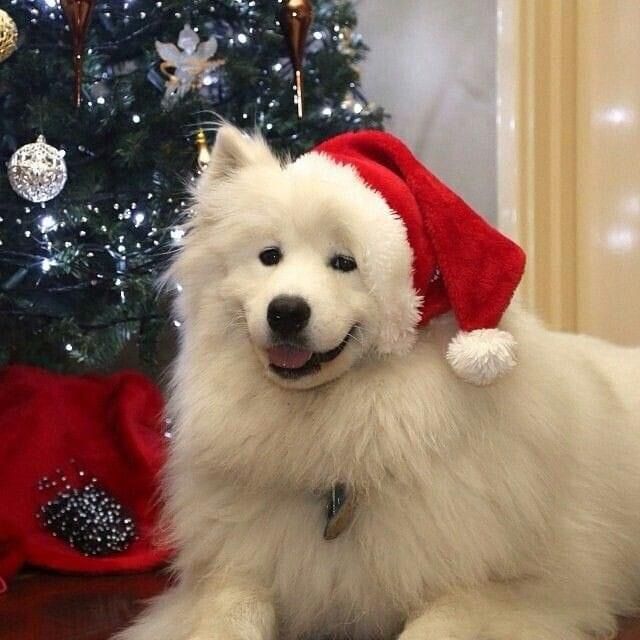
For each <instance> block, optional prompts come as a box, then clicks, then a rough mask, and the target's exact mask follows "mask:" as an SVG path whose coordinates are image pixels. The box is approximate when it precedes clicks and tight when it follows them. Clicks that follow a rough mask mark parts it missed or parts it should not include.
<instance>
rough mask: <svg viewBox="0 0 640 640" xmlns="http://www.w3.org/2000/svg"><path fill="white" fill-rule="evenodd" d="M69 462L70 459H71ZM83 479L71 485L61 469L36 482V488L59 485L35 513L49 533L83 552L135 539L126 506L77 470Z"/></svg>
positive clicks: (112, 549) (120, 547)
mask: <svg viewBox="0 0 640 640" xmlns="http://www.w3.org/2000/svg"><path fill="white" fill-rule="evenodd" d="M72 464H73V461H72ZM77 476H78V479H79V480H80V481H81V483H82V482H85V484H83V485H82V486H80V487H79V488H77V487H74V486H72V484H71V483H70V481H69V478H68V476H67V475H65V474H64V473H63V471H62V470H61V469H57V470H56V476H55V478H54V479H50V478H48V477H46V476H45V477H44V478H42V479H41V480H40V482H39V483H38V489H39V490H40V491H43V492H45V491H47V490H50V489H53V488H57V487H61V488H62V490H60V491H59V492H58V493H57V494H56V495H55V496H54V497H53V498H52V499H50V500H47V501H46V502H45V503H44V504H43V505H42V506H41V507H40V511H39V513H37V514H36V517H37V518H39V519H40V521H41V522H42V525H43V526H44V528H45V529H47V530H48V531H49V532H50V533H51V535H53V536H54V537H56V538H59V539H61V540H63V541H65V542H66V543H67V544H69V546H70V547H72V548H73V549H77V550H78V551H79V552H80V553H82V554H83V555H85V556H105V555H110V554H114V553H120V552H122V551H125V550H126V549H127V548H128V547H129V545H130V544H131V542H132V541H134V540H136V539H137V535H136V526H135V523H134V521H133V518H132V517H131V516H130V514H129V513H127V511H126V509H125V508H124V507H123V506H122V505H121V504H120V503H119V502H118V501H117V500H116V499H115V498H114V497H113V496H111V495H110V494H109V493H108V492H107V491H106V490H105V489H104V488H102V487H101V486H100V485H99V484H98V480H97V478H91V479H90V480H89V481H87V480H86V476H87V474H86V472H85V471H82V470H78V471H77Z"/></svg>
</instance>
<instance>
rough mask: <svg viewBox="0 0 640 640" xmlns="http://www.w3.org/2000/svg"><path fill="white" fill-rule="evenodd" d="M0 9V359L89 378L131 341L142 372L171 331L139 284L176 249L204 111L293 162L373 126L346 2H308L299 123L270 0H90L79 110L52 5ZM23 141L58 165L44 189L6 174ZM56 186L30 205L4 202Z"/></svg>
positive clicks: (150, 286)
mask: <svg viewBox="0 0 640 640" xmlns="http://www.w3.org/2000/svg"><path fill="white" fill-rule="evenodd" d="M83 1H84V2H87V0H83ZM6 5H8V6H5V5H3V6H4V7H5V9H6V14H5V20H6V18H8V19H9V20H11V21H12V24H13V23H15V25H16V26H17V31H18V33H19V38H18V46H17V49H16V50H15V51H14V52H12V53H10V52H9V51H6V52H5V53H6V55H7V56H8V57H7V58H6V60H4V61H3V62H0V333H1V335H2V338H0V363H2V362H7V361H21V362H30V363H35V364H40V365H44V366H48V367H50V368H54V369H62V370H74V369H78V368H104V367H109V366H113V364H114V362H115V361H116V359H117V357H118V354H119V353H120V351H121V350H122V348H123V346H124V345H125V344H132V343H133V344H135V346H136V349H137V351H138V353H139V361H140V362H141V363H143V365H144V366H146V367H148V368H150V369H152V368H153V366H154V363H155V362H156V352H157V343H158V336H159V334H160V332H161V331H165V330H166V327H167V326H170V325H169V321H168V319H167V312H166V308H167V305H166V303H165V302H163V299H162V297H161V296H159V294H158V292H157V289H156V288H155V281H156V279H157V276H158V274H159V273H160V271H161V270H162V269H163V267H164V266H165V265H166V261H167V259H168V258H170V256H171V254H172V253H173V252H174V251H176V250H177V249H178V248H179V245H180V239H181V236H182V231H181V229H180V226H179V225H180V223H181V222H183V221H184V218H185V216H188V215H189V200H188V197H187V193H188V188H189V185H190V184H191V183H192V182H193V180H194V179H195V177H196V176H197V173H198V165H197V159H198V153H197V146H198V145H199V148H200V151H201V153H204V154H206V146H205V139H206V143H208V144H211V142H212V141H213V137H214V128H215V127H214V126H213V125H212V122H213V121H215V119H216V118H219V117H222V118H224V119H226V120H228V121H230V122H232V123H234V124H236V125H238V126H240V127H243V128H253V127H258V128H259V129H260V130H261V131H262V133H263V134H264V135H265V136H266V138H268V140H269V141H270V143H271V144H272V145H273V146H274V147H275V148H276V149H278V150H282V151H284V150H286V151H287V152H289V153H293V154H294V155H295V154H296V153H298V152H301V151H304V150H306V149H308V148H309V147H311V146H312V145H313V144H314V143H315V142H317V141H318V140H320V139H322V138H325V137H328V136H330V135H332V134H336V133H339V132H342V131H345V130H354V129H359V128H363V127H376V128H378V127H380V126H381V123H382V119H383V117H384V114H383V112H382V109H380V108H376V107H374V106H373V105H370V104H368V103H367V102H366V100H365V99H364V97H363V96H362V95H361V93H360V90H359V84H358V71H357V65H358V63H359V62H360V61H361V60H362V57H363V55H364V53H365V52H366V47H365V45H364V43H363V42H362V40H361V38H360V36H359V35H358V34H357V33H356V32H355V31H354V28H355V26H356V15H355V11H354V7H353V5H352V4H351V3H350V2H346V1H342V0H335V1H332V0H316V1H315V2H313V5H314V18H313V22H312V24H311V27H310V29H309V33H308V38H307V41H306V47H305V49H306V52H305V59H304V116H303V118H302V119H299V118H298V115H297V113H296V106H295V105H294V94H293V92H292V86H293V71H292V63H291V61H290V58H289V51H288V49H287V42H286V41H285V37H284V35H283V30H282V25H281V24H280V15H281V13H280V12H281V10H282V7H283V4H282V0H281V1H280V2H278V1H277V0H206V1H204V0H203V1H200V0H191V1H182V0H113V1H112V0H103V1H97V2H96V3H95V7H94V9H93V14H92V16H91V22H90V24H89V28H88V32H87V35H86V41H85V42H84V43H83V50H84V63H83V77H82V84H81V91H80V96H81V105H80V107H79V108H76V106H75V104H74V100H73V95H74V72H73V50H72V38H71V35H72V33H70V28H69V24H68V21H67V17H66V16H65V13H64V11H63V8H62V7H61V6H60V0H11V2H10V3H6ZM0 15H1V13H0ZM0 24H1V23H0ZM0 29H1V28H0ZM0 46H1V38H0ZM0 60H2V55H1V53H0ZM39 135H43V136H45V138H46V144H47V145H50V146H49V147H44V146H40V147H38V152H42V151H43V149H44V150H45V152H46V151H48V152H49V153H51V154H53V155H52V156H51V157H49V161H51V162H54V163H55V164H57V169H56V170H57V171H58V173H57V174H55V173H54V174H51V175H49V176H48V177H47V180H48V181H49V183H50V184H46V185H44V187H45V189H44V190H45V191H46V190H47V189H50V192H49V193H48V194H44V195H43V194H42V193H40V194H38V193H37V191H38V188H37V187H38V185H37V184H33V183H31V182H30V180H31V178H30V177H29V174H27V176H26V178H25V175H24V173H23V174H18V173H16V174H11V175H12V176H13V177H14V180H13V187H15V189H16V190H15V191H14V188H12V184H11V183H10V181H9V177H10V176H9V175H8V172H9V173H10V172H11V171H12V170H11V169H9V170H7V168H6V165H7V163H8V162H9V161H10V159H11V158H12V157H13V163H14V164H15V163H16V162H19V163H20V162H21V163H23V164H25V163H29V162H33V161H34V158H33V148H27V147H25V146H24V145H27V144H29V143H34V142H35V141H36V139H37V138H38V136H39ZM16 150H18V156H16V155H14V154H15V153H16ZM56 150H58V151H56ZM58 152H60V155H58ZM20 154H21V155H20ZM62 155H63V156H64V157H63V158H62ZM204 159H205V158H202V157H201V160H204ZM10 164H11V163H10ZM63 164H64V165H66V172H67V174H68V177H67V180H66V184H64V186H62V184H63V182H64V172H65V167H64V166H63ZM40 186H41V187H42V186H43V185H40ZM61 187H62V189H61V191H60V193H59V194H58V195H56V196H55V197H53V198H52V199H49V200H46V201H43V202H32V201H29V200H28V199H25V198H24V197H21V195H18V193H16V191H18V192H21V193H22V196H24V195H27V196H28V197H30V198H31V199H32V200H38V199H41V200H42V199H45V198H47V197H50V196H51V195H52V192H53V193H55V192H56V191H57V190H59V189H60V188H61Z"/></svg>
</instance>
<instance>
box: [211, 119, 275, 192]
mask: <svg viewBox="0 0 640 640" xmlns="http://www.w3.org/2000/svg"><path fill="white" fill-rule="evenodd" d="M265 161H272V162H273V161H275V157H274V155H273V154H272V153H271V150H270V149H269V147H268V145H267V143H266V142H265V141H264V139H263V138H262V136H261V135H260V134H258V133H255V134H253V135H249V134H247V133H244V132H242V131H241V130H240V129H238V128H236V127H234V126H232V125H230V124H223V125H222V126H221V127H220V128H219V129H218V132H217V134H216V141H215V143H214V145H213V149H212V150H211V161H210V163H209V166H208V167H207V170H206V173H205V175H206V176H207V177H208V178H213V179H214V180H217V179H223V178H228V177H230V176H231V175H233V174H234V173H235V172H236V171H238V170H239V169H242V168H243V167H245V166H248V165H250V164H254V163H257V162H265Z"/></svg>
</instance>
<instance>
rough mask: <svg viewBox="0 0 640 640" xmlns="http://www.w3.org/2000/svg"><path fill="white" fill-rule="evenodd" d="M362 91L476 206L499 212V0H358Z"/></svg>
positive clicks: (392, 128)
mask: <svg viewBox="0 0 640 640" xmlns="http://www.w3.org/2000/svg"><path fill="white" fill-rule="evenodd" d="M356 8H357V11H358V30H359V31H360V32H361V33H362V35H363V36H364V39H365V42H366V43H367V44H368V45H369V46H370V47H371V51H370V52H369V54H368V57H367V60H366V61H365V63H364V64H363V65H362V69H361V70H362V79H363V88H364V91H365V93H366V95H367V98H369V99H370V100H373V101H375V102H377V103H379V104H382V105H384V106H385V108H386V109H387V110H388V111H389V112H390V113H391V115H392V119H391V120H390V121H389V123H388V129H389V130H390V131H392V132H394V133H396V134H397V135H399V136H400V137H402V138H403V139H404V140H406V142H407V143H408V144H409V145H410V146H411V147H412V148H413V149H414V151H415V152H416V153H417V154H418V156H419V157H420V158H421V159H422V160H423V162H425V163H426V164H427V166H429V167H430V168H431V169H432V171H434V172H435V173H436V174H437V175H439V176H440V177H441V178H442V179H443V180H444V181H445V182H447V183H448V184H449V185H450V186H451V187H453V188H454V189H455V190H457V191H458V192H459V193H460V194H461V195H462V196H463V197H464V198H465V199H467V200H468V201H469V203H470V204H471V205H472V206H474V207H475V208H476V209H477V210H478V211H479V212H480V213H483V214H484V215H486V216H487V217H488V218H490V219H495V214H496V157H495V154H496V138H495V135H496V121H495V118H496V109H495V100H496V75H495V74H496V0H360V2H358V3H357V7H356Z"/></svg>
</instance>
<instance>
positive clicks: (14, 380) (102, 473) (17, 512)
mask: <svg viewBox="0 0 640 640" xmlns="http://www.w3.org/2000/svg"><path fill="white" fill-rule="evenodd" d="M162 414H163V400H162V396H161V394H160V392H159V390H158V389H157V388H156V387H155V386H154V385H153V384H152V383H151V382H150V381H149V380H147V379H146V378H145V377H144V376H143V375H141V374H139V373H134V372H122V373H118V374H114V375H111V376H69V375H60V374H54V373H50V372H47V371H44V370H42V369H37V368H34V367H27V366H17V365H16V366H9V367H6V368H5V369H3V370H2V371H0V486H2V495H3V498H2V501H1V502H0V578H2V579H7V578H8V577H10V576H11V575H12V574H13V573H15V572H16V571H17V570H18V569H19V568H20V567H21V566H22V565H23V564H29V565H32V566H38V567H44V568H49V569H56V570H61V571H65V572H86V573H110V572H120V571H124V572H129V571H141V570H146V569H150V568H152V567H155V566H157V565H158V564H160V563H162V562H163V561H164V560H165V559H167V557H168V554H169V551H168V549H166V548H163V547H162V546H159V544H158V540H157V538H156V529H155V527H156V523H157V520H158V511H159V505H158V500H157V497H158V496H157V488H158V474H159V471H160V469H161V467H162V465H163V463H164V460H165V449H166V437H165V435H164V428H163V425H164V421H163V420H162ZM74 500H75V503H74ZM78 500H80V501H81V500H87V501H89V502H88V503H87V504H88V505H89V507H90V509H89V511H91V512H92V514H89V516H88V521H85V520H84V519H83V516H82V515H81V517H80V525H81V526H83V527H84V529H83V530H82V531H79V530H76V531H73V530H71V529H72V528H73V526H77V525H78V523H77V522H76V523H75V524H74V522H73V518H74V517H75V516H76V515H78V514H77V513H76V511H74V509H77V508H78V504H80V505H81V506H80V510H82V509H83V508H84V507H82V504H83V503H81V502H80V503H78ZM94 507H95V509H94ZM82 513H85V512H82ZM96 513H97V514H98V516H96ZM91 518H93V520H92V519H91ZM48 520H51V521H53V522H50V523H49V524H47V521H48ZM125 524H126V527H128V529H127V531H125ZM54 534H55V535H54Z"/></svg>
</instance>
